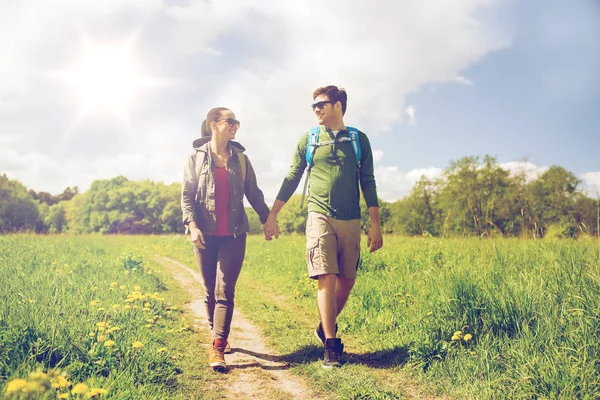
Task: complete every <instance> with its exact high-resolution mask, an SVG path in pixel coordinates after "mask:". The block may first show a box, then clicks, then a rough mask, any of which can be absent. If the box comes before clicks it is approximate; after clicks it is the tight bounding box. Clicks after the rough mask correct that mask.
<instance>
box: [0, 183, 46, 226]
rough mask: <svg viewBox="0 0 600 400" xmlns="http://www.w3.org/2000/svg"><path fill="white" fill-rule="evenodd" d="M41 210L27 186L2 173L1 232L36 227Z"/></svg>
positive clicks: (0, 196)
mask: <svg viewBox="0 0 600 400" xmlns="http://www.w3.org/2000/svg"><path fill="white" fill-rule="evenodd" d="M38 217H39V211H38V208H37V205H36V202H35V200H33V199H32V198H31V196H30V195H29V193H28V192H27V188H26V187H25V186H23V184H21V183H20V182H19V181H16V180H10V179H8V177H7V176H6V175H0V232H11V231H20V230H31V229H34V228H35V225H36V222H37V220H38Z"/></svg>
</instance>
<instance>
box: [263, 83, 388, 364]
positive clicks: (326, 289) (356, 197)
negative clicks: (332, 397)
mask: <svg viewBox="0 0 600 400" xmlns="http://www.w3.org/2000/svg"><path fill="white" fill-rule="evenodd" d="M313 99H314V104H313V105H312V108H313V111H314V112H315V115H316V117H317V120H318V122H319V125H320V126H319V127H318V128H317V129H315V131H317V132H318V133H317V135H318V141H316V139H315V143H316V146H309V137H310V136H311V134H310V133H309V132H307V133H305V134H304V135H303V136H302V137H301V138H300V141H299V142H298V146H297V148H296V151H295V153H294V156H293V160H292V166H291V168H290V170H289V172H288V174H287V175H286V177H285V179H284V181H283V184H282V185H281V189H280V190H279V194H278V195H277V199H276V200H275V203H274V204H273V208H272V209H271V212H270V214H269V217H268V218H267V222H266V223H265V226H264V230H265V236H266V238H267V240H271V238H272V236H275V237H276V238H277V237H278V236H279V231H278V227H277V222H276V216H277V214H278V213H279V211H281V209H282V208H283V206H284V205H285V203H286V202H287V201H288V200H289V198H290V197H291V196H292V194H293V193H294V191H295V190H296V188H297V187H298V183H299V182H300V179H301V178H302V174H303V172H304V170H305V169H306V167H307V166H308V167H309V171H308V172H307V173H308V174H310V189H309V192H308V218H307V222H306V259H307V264H308V274H309V276H310V277H311V278H313V279H317V280H318V292H317V305H318V307H319V314H320V317H321V323H320V324H319V327H318V328H317V330H316V331H315V335H316V336H317V338H318V339H319V340H320V341H321V343H323V345H324V359H323V367H324V368H334V367H340V366H341V357H342V353H343V349H344V347H343V345H342V342H341V340H340V339H339V338H337V337H336V334H337V332H336V331H337V324H336V319H337V316H338V315H339V314H340V312H341V311H342V309H343V308H344V305H345V304H346V301H347V300H348V296H349V295H350V291H351V290H352V288H353V286H354V282H355V279H356V272H357V269H358V264H359V262H360V229H361V227H360V191H359V182H360V187H361V188H362V191H363V194H364V197H365V200H366V203H367V207H368V208H369V214H370V217H371V229H370V230H369V233H368V236H367V245H368V247H369V249H370V251H371V252H373V251H376V250H378V249H379V248H381V246H382V245H383V239H382V237H381V224H380V220H379V203H378V200H377V190H376V185H375V176H374V173H373V153H372V151H371V145H370V143H369V139H368V138H367V136H366V135H365V134H364V133H362V132H360V131H355V130H350V131H349V130H347V129H346V126H345V125H344V121H343V116H344V114H345V112H346V103H347V95H346V92H345V91H344V89H340V88H337V87H336V86H325V87H320V88H318V89H317V90H315V91H314V93H313ZM351 131H352V132H353V133H352V134H351ZM356 133H358V135H357V136H358V141H356V140H354V141H353V140H351V138H352V137H354V136H356ZM355 139H356V138H355ZM311 143H312V142H311ZM355 144H358V145H359V148H360V151H359V150H356V149H353V147H352V146H353V145H355ZM307 147H309V153H311V154H313V156H312V166H311V165H308V163H307ZM357 158H360V159H359V160H357Z"/></svg>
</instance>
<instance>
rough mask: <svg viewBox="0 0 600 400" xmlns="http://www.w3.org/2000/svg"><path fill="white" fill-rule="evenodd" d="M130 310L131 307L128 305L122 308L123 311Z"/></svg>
mask: <svg viewBox="0 0 600 400" xmlns="http://www.w3.org/2000/svg"><path fill="white" fill-rule="evenodd" d="M130 308H131V306H130V305H129V304H125V305H124V306H123V310H129V309H130Z"/></svg>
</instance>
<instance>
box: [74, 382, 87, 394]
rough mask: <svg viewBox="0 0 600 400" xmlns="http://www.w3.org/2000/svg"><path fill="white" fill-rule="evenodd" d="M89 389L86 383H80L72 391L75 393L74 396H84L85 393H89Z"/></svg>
mask: <svg viewBox="0 0 600 400" xmlns="http://www.w3.org/2000/svg"><path fill="white" fill-rule="evenodd" d="M88 389H89V387H88V385H86V384H85V383H78V384H77V385H75V386H74V387H73V389H72V390H71V393H73V394H83V393H85V392H87V391H88Z"/></svg>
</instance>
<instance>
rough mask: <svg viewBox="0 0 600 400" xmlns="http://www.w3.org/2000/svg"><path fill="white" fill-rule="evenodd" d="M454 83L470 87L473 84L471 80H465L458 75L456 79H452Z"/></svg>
mask: <svg viewBox="0 0 600 400" xmlns="http://www.w3.org/2000/svg"><path fill="white" fill-rule="evenodd" d="M454 81H455V82H458V83H462V84H463V85H472V84H473V81H472V80H470V79H467V78H465V77H464V76H461V75H458V76H457V77H456V78H454Z"/></svg>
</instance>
